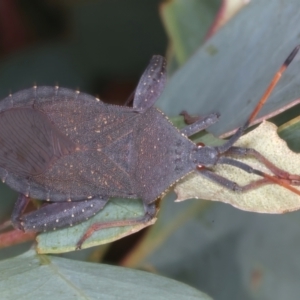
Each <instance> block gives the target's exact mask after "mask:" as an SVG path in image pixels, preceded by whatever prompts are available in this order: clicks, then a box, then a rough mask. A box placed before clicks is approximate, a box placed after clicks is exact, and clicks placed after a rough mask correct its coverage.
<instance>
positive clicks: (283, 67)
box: [217, 45, 300, 153]
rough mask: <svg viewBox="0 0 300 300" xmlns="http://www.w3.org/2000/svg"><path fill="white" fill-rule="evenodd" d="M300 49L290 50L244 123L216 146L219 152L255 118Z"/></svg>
mask: <svg viewBox="0 0 300 300" xmlns="http://www.w3.org/2000/svg"><path fill="white" fill-rule="evenodd" d="M299 49H300V45H298V46H297V47H295V49H294V50H293V51H292V52H291V54H290V55H289V56H288V58H287V59H286V60H285V61H284V63H283V64H282V65H281V67H280V68H279V70H278V71H277V73H276V74H275V76H274V77H273V79H272V80H271V83H270V84H269V86H268V88H267V89H266V91H265V92H264V94H263V95H262V97H261V99H260V100H259V102H258V104H257V105H256V106H255V108H254V110H253V112H252V113H251V115H250V117H249V118H248V120H247V121H246V123H245V124H244V125H243V126H242V127H240V128H239V129H238V130H237V132H236V133H235V134H234V135H233V136H232V137H231V138H230V139H229V140H228V141H227V142H226V143H225V144H223V145H221V146H219V147H217V150H218V152H219V153H224V152H226V151H227V150H229V149H230V148H231V147H232V146H233V144H234V143H235V142H236V141H237V140H238V139H239V138H240V137H241V136H242V134H243V133H244V131H245V130H246V129H247V128H248V126H249V124H250V123H251V122H252V121H253V120H254V119H255V117H256V116H257V114H258V113H259V111H260V110H261V108H262V107H263V105H264V104H265V103H266V101H267V100H268V98H269V96H270V94H271V93H272V91H273V90H274V88H275V86H276V85H277V83H278V81H279V80H280V78H281V76H282V74H283V72H284V71H285V70H286V68H287V67H288V65H289V64H290V63H291V62H292V60H293V59H294V58H295V56H296V54H297V53H298V51H299Z"/></svg>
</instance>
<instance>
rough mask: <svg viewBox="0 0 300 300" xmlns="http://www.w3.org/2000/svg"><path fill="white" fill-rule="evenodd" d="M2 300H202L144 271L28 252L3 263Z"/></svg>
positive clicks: (187, 289)
mask: <svg viewBox="0 0 300 300" xmlns="http://www.w3.org/2000/svg"><path fill="white" fill-rule="evenodd" d="M0 269H1V273H0V290H1V299H3V300H4V299H5V300H10V299H11V300H13V299H22V300H26V299H44V300H46V299H145V300H146V299H157V300H166V299H199V300H200V299H203V300H210V299H211V298H210V297H208V296H207V295H205V294H203V293H201V292H200V291H198V290H196V289H194V288H191V287H189V286H187V285H185V284H182V283H179V282H177V281H174V280H171V279H167V278H165V277H162V276H158V275H153V274H150V273H147V272H143V271H137V270H131V269H126V268H121V267H113V266H108V265H99V264H92V263H83V262H78V261H74V260H68V259H64V258H59V257H55V256H46V255H36V254H35V252H34V251H29V252H27V253H25V254H23V255H21V256H18V257H15V258H12V259H9V260H5V261H2V262H0Z"/></svg>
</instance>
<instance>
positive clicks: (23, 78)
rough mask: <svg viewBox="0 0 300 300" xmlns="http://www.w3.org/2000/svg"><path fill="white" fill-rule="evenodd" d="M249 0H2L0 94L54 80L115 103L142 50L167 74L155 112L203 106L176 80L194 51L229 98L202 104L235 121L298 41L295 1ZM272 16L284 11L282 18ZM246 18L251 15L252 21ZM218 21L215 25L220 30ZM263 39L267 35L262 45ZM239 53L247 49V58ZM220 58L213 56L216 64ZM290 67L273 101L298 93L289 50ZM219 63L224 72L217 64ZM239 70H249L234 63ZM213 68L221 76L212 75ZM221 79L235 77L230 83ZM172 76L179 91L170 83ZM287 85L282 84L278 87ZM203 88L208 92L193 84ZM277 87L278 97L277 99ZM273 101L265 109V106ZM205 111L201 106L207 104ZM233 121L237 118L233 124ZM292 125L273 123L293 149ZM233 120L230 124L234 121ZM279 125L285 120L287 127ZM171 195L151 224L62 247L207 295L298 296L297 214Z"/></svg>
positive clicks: (138, 68)
mask: <svg viewBox="0 0 300 300" xmlns="http://www.w3.org/2000/svg"><path fill="white" fill-rule="evenodd" d="M248 2H249V1H245V0H244V1H242V0H241V1H234V0H231V1H229V0H228V1H226V0H224V1H221V0H188V1H186V0H181V1H180V0H172V1H171V0H170V1H161V0H144V1H139V0H127V1H123V0H98V1H97V0H90V1H83V0H73V1H70V0H63V1H62V0H60V1H59V0H48V1H46V0H44V1H40V0H32V1H26V0H10V1H1V2H0V82H1V85H0V97H2V98H3V97H5V96H7V95H8V94H9V93H11V92H16V91H18V90H20V89H23V88H28V87H31V86H33V85H34V84H37V85H51V86H52V85H56V84H58V85H60V86H64V87H68V88H73V89H80V90H81V91H83V92H87V93H90V94H93V95H98V96H99V97H100V98H101V99H102V100H103V101H105V102H109V103H114V104H120V105H121V104H123V103H124V102H125V100H126V99H127V97H128V96H129V95H130V94H131V92H132V91H133V90H134V88H135V86H136V84H137V81H138V79H139V76H140V74H141V73H142V71H143V69H144V68H145V66H146V65H147V63H148V61H149V59H150V57H151V56H152V55H153V54H161V55H166V56H167V58H168V62H169V67H168V68H169V76H170V78H171V80H170V85H169V86H168V87H167V91H166V93H165V94H164V95H163V97H162V99H161V101H160V102H159V104H160V105H161V107H162V108H163V110H164V111H166V112H167V113H170V114H171V115H173V116H174V115H176V113H177V110H178V111H179V110H180V109H182V108H181V106H180V105H183V106H184V105H187V102H186V101H188V100H186V99H185V97H184V96H185V95H186V96H187V99H188V98H194V101H195V103H196V104H195V105H196V106H193V107H192V106H191V105H188V109H189V111H190V112H193V113H196V114H197V113H198V112H199V111H201V112H202V110H200V108H199V107H197V105H198V104H197V103H198V102H199V101H198V98H199V97H198V96H199V92H198V94H197V93H196V92H194V91H192V90H191V89H189V88H186V89H184V88H181V86H182V87H185V86H187V84H186V82H191V85H193V86H195V85H197V80H198V81H201V80H202V79H201V78H202V77H201V76H200V75H199V76H200V77H199V78H196V79H195V76H194V75H193V74H194V73H192V70H193V66H195V61H198V64H199V65H196V67H195V69H197V70H199V69H200V71H201V72H202V73H201V74H203V76H205V80H206V81H204V82H205V83H204V85H208V86H209V87H210V88H211V90H213V91H214V92H216V93H219V94H221V95H222V96H224V97H225V96H226V98H229V99H226V101H227V102H226V103H224V104H222V105H223V106H222V105H219V104H218V102H215V103H214V99H215V96H214V95H213V94H212V97H210V98H206V100H205V101H206V103H205V102H204V104H203V105H204V106H207V107H208V106H209V105H214V108H215V109H217V110H218V112H220V113H221V115H222V112H223V111H224V115H225V117H224V121H225V123H230V121H232V120H233V121H234V120H235V119H238V117H239V116H240V117H241V120H245V116H246V115H247V114H249V112H250V111H251V107H249V106H248V103H250V102H251V101H252V98H253V99H254V100H253V101H254V102H253V103H255V101H257V95H259V94H261V91H262V90H263V89H264V88H265V87H266V83H267V82H268V81H269V80H270V74H273V73H274V71H275V70H276V69H277V68H278V66H279V65H280V63H282V61H283V60H284V58H285V57H286V55H287V54H288V53H289V52H290V51H291V49H292V48H293V46H295V45H296V44H297V43H299V36H300V27H299V25H298V27H297V26H296V25H295V24H297V23H295V22H296V21H295V20H299V16H298V14H297V12H298V11H300V3H297V1H293V0H285V1H281V2H280V1H277V0H276V1H275V0H274V1H272V3H269V2H266V1H263V0H253V1H251V3H249V4H247V3H248ZM246 4H247V6H245V7H244V8H243V6H244V5H246ZM276 5H277V6H276ZM279 7H281V8H279ZM243 14H244V15H243ZM280 14H282V15H283V16H284V17H282V18H283V19H282V20H283V21H282V20H281V19H280ZM231 18H232V19H231ZM257 20H260V21H261V23H260V24H258V25H257ZM272 22H273V23H274V22H275V24H276V26H278V28H284V29H282V32H281V31H280V30H277V29H276V28H277V27H274V26H275V25H273V23H272ZM297 22H298V21H297ZM298 23H299V22H298ZM224 24H226V25H225V26H224V28H222V29H220V28H221V27H222V26H223V25H224ZM266 28H267V29H268V30H267V29H266ZM291 28H294V30H292V29H291ZM219 29H220V31H219V32H218V34H216V35H215V33H216V32H217V31H218V30H219ZM246 29H247V30H248V32H251V30H253V35H250V34H249V35H247V36H246V35H245V33H243V30H246ZM254 29H255V30H254ZM285 30H286V31H285ZM288 30H289V31H288ZM241 32H242V33H241ZM229 33H230V34H229ZM239 34H240V35H245V37H244V38H245V40H246V39H247V40H248V41H249V44H250V45H251V47H253V48H251V51H249V52H248V53H247V51H248V50H247V49H248V48H247V47H246V46H245V45H246V44H245V43H244V40H242V39H240V38H238V37H239ZM231 39H233V41H234V42H232V40H231ZM205 41H206V42H205ZM209 41H212V42H211V43H210V42H209ZM229 41H231V42H229ZM265 44H270V45H269V48H268V50H267V48H266V47H267V46H265ZM222 45H223V46H222ZM222 47H224V48H222ZM256 48H258V49H262V50H261V56H260V55H258V54H257V53H259V50H258V52H255V51H256V50H255V49H256ZM270 48H271V49H273V50H272V52H270V51H271V50H270ZM223 49H226V51H225V52H226V53H225V55H226V54H227V53H228V55H230V53H234V54H231V57H232V58H231V60H230V61H229V60H227V58H226V59H224V58H223V60H222V57H223V56H224V51H223V52H222V51H221V50H223ZM273 51H274V53H273ZM245 52H246V53H245ZM239 53H240V54H241V55H242V54H248V59H247V58H245V57H244V56H240V55H239ZM270 53H271V54H270ZM205 55H206V56H205ZM207 57H209V59H210V60H211V61H212V62H210V63H211V64H214V63H215V64H218V65H219V66H220V67H219V69H218V68H217V67H215V65H212V67H210V68H209V66H208V65H205V63H204V62H205V61H207V60H208V59H207ZM255 58H257V63H255V61H256V60H255ZM219 60H222V61H221V64H220V61H219ZM240 61H243V62H244V61H245V64H242V67H243V68H242V69H239V72H240V73H239V72H238V71H236V72H232V73H234V74H233V75H232V74H230V68H232V69H233V70H235V65H236V64H238V63H237V62H240ZM269 64H270V66H269ZM199 66H200V67H199ZM201 66H203V68H202V69H201ZM226 66H227V69H226ZM254 66H255V68H254ZM295 66H297V67H298V68H297V67H295ZM295 66H294V69H293V66H291V73H289V74H290V75H287V79H286V80H283V82H282V85H281V86H280V87H279V88H278V90H277V91H278V92H277V93H275V94H276V95H277V99H279V100H278V101H277V103H279V104H278V105H279V106H280V105H281V106H282V105H283V104H286V103H287V101H288V100H289V101H291V100H295V99H297V98H298V97H299V95H300V89H299V84H297V80H298V79H299V77H297V75H294V73H295V74H297V73H300V72H299V59H298V61H297V62H296V63H295ZM252 67H253V69H252ZM208 68H209V69H208ZM247 68H248V69H247ZM177 70H179V71H177ZM181 70H183V71H181ZM220 70H224V72H223V73H222V72H221V73H220ZM247 70H249V74H248V73H247V74H246V73H245V72H248V71H247ZM200 71H199V72H200ZM189 72H191V73H189ZM214 72H216V74H220V76H221V77H222V78H223V79H222V80H223V81H222V83H223V85H221V83H220V82H219V81H218V78H217V75H215V73H214ZM265 72H267V73H265ZM293 72H294V73H293ZM251 76H252V77H251ZM288 76H290V77H288ZM227 77H228V78H227ZM231 77H232V80H235V81H230V79H231ZM191 78H193V80H191ZM227 79H228V81H226V80H227ZM207 82H208V84H207ZM291 83H293V84H294V85H292V84H291ZM199 84H200V83H199ZM176 85H177V87H178V88H180V89H181V91H182V94H180V93H178V91H177V90H176V88H175V86H176ZM256 86H257V88H256ZM228 87H229V88H228ZM204 88H205V87H201V89H204ZM227 90H228V91H229V92H230V93H234V94H236V95H237V96H238V97H240V98H239V99H242V100H241V101H240V102H241V104H240V105H241V107H245V109H241V108H237V106H236V105H237V104H236V102H234V100H233V99H232V98H231V97H230V95H229V96H228V95H227V94H226V93H225V92H224V91H227ZM241 91H243V93H242V92H241ZM286 91H289V93H288V95H287V92H286ZM223 92H224V95H223V94H222V93H223ZM172 93H173V94H172ZM175 94H177V95H178V98H177V99H176V97H175V96H174V95H175ZM204 94H205V95H207V94H209V92H207V93H206V92H205V91H204ZM283 94H284V95H287V96H285V97H283V96H282V95H283ZM170 95H171V96H172V97H171V96H170ZM276 95H275V96H276ZM204 98H205V97H204ZM275 98H276V97H274V99H275ZM281 98H284V99H283V100H282V101H283V102H280V99H281ZM166 99H167V100H166ZM168 99H169V100H168ZM170 99H173V102H170ZM207 99H209V100H207ZM249 99H250V100H251V101H250V100H249ZM231 100H232V101H231ZM275 100H276V99H275ZM224 101H225V100H224ZM243 101H244V102H243ZM275 102H276V101H275ZM230 103H232V104H230ZM177 104H178V105H177ZM230 105H232V106H230ZM279 106H276V107H273V108H272V107H271V108H269V112H270V111H274V110H276V109H278V107H279ZM252 107H253V106H252ZM235 108H236V110H235ZM174 109H175V110H174ZM209 109H210V110H212V109H213V106H211V107H210V108H209ZM175 111H176V112H175ZM237 111H238V112H240V114H237V113H236V112H237ZM298 114H299V109H298V108H297V107H296V108H295V107H294V108H293V109H290V111H289V112H288V114H286V115H283V116H282V115H281V116H280V117H276V119H275V121H276V122H277V124H279V125H281V124H283V123H285V122H286V121H287V120H291V119H292V118H294V117H296V116H298ZM221 121H222V120H221ZM240 122H241V121H238V120H237V124H239V123H240ZM298 123H299V122H298V119H295V120H294V121H292V122H291V123H290V124H289V125H286V124H285V125H284V126H283V127H282V130H281V133H282V135H285V134H286V136H287V139H288V140H289V143H290V144H291V145H292V146H291V147H292V148H293V150H296V151H297V150H298V151H299V142H298V138H297V137H298V136H297V135H298V132H299V130H297V129H298V127H299V124H298ZM221 124H223V123H221ZM237 124H232V125H230V126H231V127H232V128H234V127H236V126H238V125H237ZM239 125H240V124H239ZM289 127H292V128H293V130H292V131H288V128H289ZM232 128H231V129H232ZM229 129H230V128H228V129H226V130H229ZM226 130H225V127H224V126H223V125H220V126H219V127H218V128H217V129H216V131H217V132H218V133H220V132H221V131H222V133H224V131H226ZM262 142H263V141H262ZM0 197H1V201H0V218H1V220H3V221H4V220H7V219H9V216H10V213H11V210H12V206H13V204H14V201H15V199H16V193H15V192H13V191H11V190H10V189H9V188H8V187H6V186H5V185H2V184H1V186H0ZM174 198H175V197H174V194H173V193H170V194H169V195H168V196H167V197H166V198H165V199H164V200H163V201H162V204H161V209H160V213H159V219H158V221H157V223H156V224H155V225H154V226H152V227H151V228H148V229H145V230H142V231H140V232H138V233H136V234H134V235H131V236H128V237H126V238H124V239H121V240H119V241H116V242H114V243H111V244H108V245H104V246H100V247H95V248H91V249H87V250H84V251H78V252H76V253H68V254H62V255H61V256H64V257H68V258H71V259H73V260H82V261H92V262H97V263H100V262H102V263H109V264H114V265H121V266H127V267H131V268H138V269H143V270H147V271H150V272H154V273H159V274H162V275H165V276H167V277H170V278H173V279H176V280H179V281H181V282H184V283H187V284H189V285H191V286H193V287H195V288H197V289H199V290H201V291H203V292H205V293H207V294H209V295H210V296H211V297H212V298H213V299H220V300H221V299H224V300H225V299H243V300H248V299H249V300H251V299H297V298H298V295H299V294H300V286H299V284H298V282H299V280H300V265H299V263H298V253H299V251H300V230H299V227H300V214H299V213H298V212H295V213H289V214H286V215H259V214H254V213H249V212H243V211H239V210H237V209H235V208H233V207H230V206H228V205H225V204H221V203H213V202H207V201H202V200H190V201H185V202H182V203H174V202H173V200H174ZM31 245H32V242H28V243H26V244H22V245H17V246H14V247H10V248H4V249H2V250H0V258H1V259H5V258H8V257H12V256H14V255H17V254H20V253H22V252H24V251H26V250H27V249H29V248H30V246H31Z"/></svg>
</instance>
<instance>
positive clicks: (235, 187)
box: [198, 169, 273, 192]
mask: <svg viewBox="0 0 300 300" xmlns="http://www.w3.org/2000/svg"><path fill="white" fill-rule="evenodd" d="M198 172H200V174H201V175H203V176H204V177H206V178H208V179H210V180H211V181H213V182H216V183H218V184H219V185H221V186H224V187H225V188H227V189H229V190H232V191H235V192H236V191H237V192H245V191H248V190H252V189H255V188H258V187H260V186H262V185H265V184H271V183H273V182H271V181H270V180H269V179H266V178H262V179H258V180H255V181H252V182H250V183H249V184H246V185H243V186H241V185H239V184H237V183H236V182H234V181H232V180H229V179H227V178H225V177H223V176H221V175H219V174H216V173H214V172H213V171H210V170H208V169H201V170H199V171H198Z"/></svg>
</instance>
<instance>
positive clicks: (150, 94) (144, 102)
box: [133, 55, 166, 113]
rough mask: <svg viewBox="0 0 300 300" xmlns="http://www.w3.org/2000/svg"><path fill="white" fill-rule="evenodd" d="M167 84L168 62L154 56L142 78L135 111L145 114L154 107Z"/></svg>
mask: <svg viewBox="0 0 300 300" xmlns="http://www.w3.org/2000/svg"><path fill="white" fill-rule="evenodd" d="M165 82H166V61H165V59H164V58H163V57H162V56H160V55H154V56H153V57H152V58H151V60H150V63H149V65H148V67H147V68H146V70H145V72H144V73H143V75H142V76H141V79H140V81H139V83H138V86H137V88H136V91H135V95H134V99H133V109H134V111H137V112H140V113H143V112H144V111H146V110H147V109H148V108H150V107H151V106H153V104H154V103H155V102H156V100H157V99H158V98H159V96H160V95H161V93H162V91H163V90H164V87H165Z"/></svg>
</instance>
